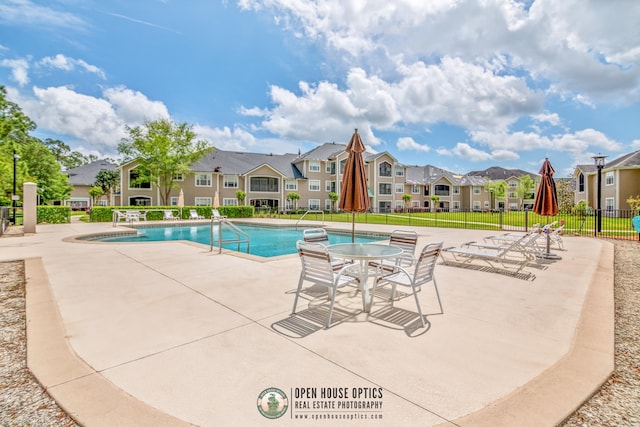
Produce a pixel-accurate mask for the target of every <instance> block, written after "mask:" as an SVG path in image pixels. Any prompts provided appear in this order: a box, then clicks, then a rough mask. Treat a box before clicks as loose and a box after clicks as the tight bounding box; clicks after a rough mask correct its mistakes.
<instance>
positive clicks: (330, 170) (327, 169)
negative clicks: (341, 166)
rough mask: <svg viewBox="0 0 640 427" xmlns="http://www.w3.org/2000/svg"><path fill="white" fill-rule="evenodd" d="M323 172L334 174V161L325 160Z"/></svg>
mask: <svg viewBox="0 0 640 427" xmlns="http://www.w3.org/2000/svg"><path fill="white" fill-rule="evenodd" d="M324 170H325V172H326V173H328V174H331V175H335V174H336V162H327V164H326V165H325V168H324Z"/></svg>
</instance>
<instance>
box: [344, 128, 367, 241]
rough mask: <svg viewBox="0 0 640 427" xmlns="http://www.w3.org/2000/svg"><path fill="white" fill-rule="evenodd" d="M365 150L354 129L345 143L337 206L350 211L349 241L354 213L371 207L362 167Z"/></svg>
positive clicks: (353, 226)
mask: <svg viewBox="0 0 640 427" xmlns="http://www.w3.org/2000/svg"><path fill="white" fill-rule="evenodd" d="M365 150H366V148H365V146H364V144H363V143H362V139H361V138H360V134H358V129H356V130H355V132H354V134H353V136H352V137H351V141H349V145H347V152H348V153H349V157H347V163H346V164H345V166H344V174H343V175H342V186H341V187H340V200H339V201H338V208H340V209H342V210H343V211H345V212H351V214H352V216H351V242H354V241H355V222H356V213H358V212H366V211H367V210H369V208H370V207H371V201H370V200H369V191H368V189H367V174H366V172H365V169H364V159H363V158H362V153H364V152H365Z"/></svg>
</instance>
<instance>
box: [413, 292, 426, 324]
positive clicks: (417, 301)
mask: <svg viewBox="0 0 640 427" xmlns="http://www.w3.org/2000/svg"><path fill="white" fill-rule="evenodd" d="M413 297H414V298H415V300H416V306H417V307H418V314H419V315H420V322H421V323H422V327H423V328H424V327H425V326H426V324H425V323H424V316H423V315H422V309H421V308H420V300H418V293H417V292H416V288H413Z"/></svg>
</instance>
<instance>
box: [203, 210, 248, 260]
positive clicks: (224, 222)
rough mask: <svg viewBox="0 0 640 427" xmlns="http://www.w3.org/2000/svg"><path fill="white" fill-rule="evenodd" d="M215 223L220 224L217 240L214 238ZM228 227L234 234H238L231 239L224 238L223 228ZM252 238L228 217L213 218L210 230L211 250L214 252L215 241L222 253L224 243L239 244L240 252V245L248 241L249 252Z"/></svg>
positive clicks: (219, 251)
mask: <svg viewBox="0 0 640 427" xmlns="http://www.w3.org/2000/svg"><path fill="white" fill-rule="evenodd" d="M214 224H218V238H217V239H216V240H214V237H213V225H214ZM223 227H224V228H226V229H227V230H229V231H231V232H232V233H233V234H235V235H236V238H235V239H229V240H223V239H222V229H223ZM250 240H251V239H250V238H249V235H248V234H247V233H245V232H244V231H242V230H241V229H240V228H238V226H237V225H235V224H234V223H232V222H231V221H229V220H228V219H226V218H211V227H210V231H209V252H213V243H214V241H217V242H218V253H219V254H220V253H222V245H223V244H227V243H237V244H238V249H237V251H238V252H240V245H241V244H242V243H246V244H247V253H249V243H250Z"/></svg>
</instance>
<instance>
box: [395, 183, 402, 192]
mask: <svg viewBox="0 0 640 427" xmlns="http://www.w3.org/2000/svg"><path fill="white" fill-rule="evenodd" d="M396 193H404V184H396Z"/></svg>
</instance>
